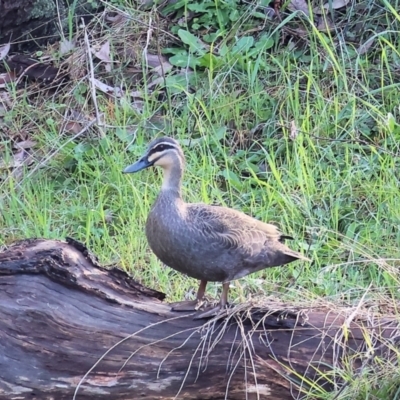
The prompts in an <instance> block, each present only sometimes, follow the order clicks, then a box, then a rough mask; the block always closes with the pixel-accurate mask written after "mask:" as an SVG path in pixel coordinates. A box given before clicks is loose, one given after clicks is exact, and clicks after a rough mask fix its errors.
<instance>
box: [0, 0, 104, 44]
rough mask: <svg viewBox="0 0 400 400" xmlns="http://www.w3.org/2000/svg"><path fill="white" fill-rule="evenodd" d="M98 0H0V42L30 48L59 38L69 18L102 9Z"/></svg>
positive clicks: (65, 29) (87, 14)
mask: <svg viewBox="0 0 400 400" xmlns="http://www.w3.org/2000/svg"><path fill="white" fill-rule="evenodd" d="M101 6H102V5H101V1H99V0H91V1H88V0H76V1H68V0H59V1H55V0H0V45H1V44H4V43H8V42H12V43H13V46H12V49H11V50H12V51H21V50H33V49H35V48H38V47H39V46H42V45H46V44H47V43H49V42H52V41H55V40H57V39H59V38H60V30H63V31H65V32H66V31H67V29H68V24H69V20H70V18H71V17H72V18H74V20H75V21H76V20H77V21H79V19H80V18H81V17H90V16H91V15H92V14H93V13H94V12H95V11H98V10H99V9H100V8H101Z"/></svg>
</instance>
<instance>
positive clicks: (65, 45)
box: [60, 39, 75, 56]
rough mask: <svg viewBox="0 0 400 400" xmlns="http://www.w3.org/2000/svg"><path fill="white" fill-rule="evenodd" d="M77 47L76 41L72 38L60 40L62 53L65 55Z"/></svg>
mask: <svg viewBox="0 0 400 400" xmlns="http://www.w3.org/2000/svg"><path fill="white" fill-rule="evenodd" d="M74 49H75V43H74V42H73V41H71V40H67V39H65V40H62V41H61V42H60V55H61V56H63V55H64V54H67V53H69V52H70V51H72V50H74Z"/></svg>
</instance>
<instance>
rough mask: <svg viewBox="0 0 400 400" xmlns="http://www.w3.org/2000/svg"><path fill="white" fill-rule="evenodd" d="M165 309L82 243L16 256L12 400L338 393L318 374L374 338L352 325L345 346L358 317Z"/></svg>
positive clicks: (0, 265)
mask: <svg viewBox="0 0 400 400" xmlns="http://www.w3.org/2000/svg"><path fill="white" fill-rule="evenodd" d="M164 297H165V296H164V294H163V293H160V292H157V291H155V290H151V289H148V288H145V287H143V286H142V285H140V284H139V283H137V282H135V281H134V280H133V279H131V278H130V277H129V276H128V275H127V274H126V273H125V272H124V271H122V270H119V269H118V268H108V269H106V268H103V267H101V266H100V265H99V263H98V262H97V260H96V258H95V257H94V256H93V255H92V254H90V252H89V251H88V250H87V249H86V248H85V247H84V246H83V245H81V244H80V243H78V242H76V241H74V240H72V239H67V242H64V241H56V240H44V239H28V240H24V241H20V242H17V243H15V244H13V245H11V246H9V247H8V248H6V249H4V250H3V251H2V252H0V317H1V318H0V399H12V398H15V399H41V400H44V399H58V400H62V399H72V398H73V395H74V393H75V392H76V399H77V400H83V399H99V400H101V399H108V400H109V399H113V400H114V399H115V400H118V399H149V400H150V399H174V398H176V399H189V400H190V399H202V400H207V399H210V400H216V399H225V398H227V399H230V400H235V399H238V400H243V399H249V400H252V399H278V400H279V399H292V398H296V397H297V396H298V394H299V391H300V390H301V389H302V388H305V387H306V386H305V382H303V384H302V383H301V378H300V377H305V378H306V379H308V380H309V381H314V382H318V385H319V386H321V387H323V388H324V389H325V390H332V389H333V387H332V386H329V383H328V382H326V381H324V380H323V377H321V376H319V374H318V373H317V371H318V370H320V371H328V370H329V369H330V366H333V365H334V364H335V365H340V361H341V358H342V357H344V356H349V357H351V356H352V354H353V353H354V351H355V350H360V349H361V350H362V349H363V348H365V347H366V345H365V343H364V336H363V335H364V332H363V330H365V329H370V327H369V326H368V324H367V323H366V322H365V321H364V322H363V321H348V326H349V331H348V332H349V336H348V338H347V340H346V343H345V345H343V343H344V338H343V335H341V332H342V326H343V324H344V323H345V322H346V318H349V314H348V313H346V312H336V311H335V312H334V311H332V310H327V309H308V310H307V309H303V310H299V309H298V308H293V307H292V308H291V307H286V308H284V309H282V307H281V305H280V306H279V305H278V306H275V307H274V306H273V305H271V307H269V308H268V309H266V308H263V309H259V308H252V309H251V310H249V309H247V310H245V311H243V313H242V315H240V313H238V314H236V316H230V317H225V318H222V319H220V320H218V321H211V320H208V321H206V320H200V321H193V319H192V317H191V316H190V315H188V314H185V313H173V312H171V311H170V308H169V307H168V305H167V304H165V303H163V299H164ZM382 326H383V328H382ZM382 326H381V331H382V332H383V335H386V336H387V337H389V336H390V335H391V334H392V333H393V329H394V328H392V325H390V323H388V324H387V325H385V326H386V328H385V326H384V325H382ZM382 332H381V333H382ZM244 339H245V340H244ZM341 345H342V346H341ZM344 349H346V351H344ZM358 366H360V362H359V361H357V359H356V360H355V361H354V367H358ZM82 378H84V379H82ZM78 385H79V388H78V389H77V387H78ZM300 397H301V396H300Z"/></svg>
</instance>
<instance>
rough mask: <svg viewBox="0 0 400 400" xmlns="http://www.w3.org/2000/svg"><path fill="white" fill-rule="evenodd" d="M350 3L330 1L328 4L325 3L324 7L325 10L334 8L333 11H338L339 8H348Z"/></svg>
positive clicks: (346, 0) (344, 0)
mask: <svg viewBox="0 0 400 400" xmlns="http://www.w3.org/2000/svg"><path fill="white" fill-rule="evenodd" d="M349 1H350V0H332V1H328V3H325V4H324V5H323V8H325V10H330V8H331V7H332V9H333V10H337V9H338V8H342V7H345V6H347V4H348V3H349Z"/></svg>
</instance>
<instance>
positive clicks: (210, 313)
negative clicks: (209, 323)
mask: <svg viewBox="0 0 400 400" xmlns="http://www.w3.org/2000/svg"><path fill="white" fill-rule="evenodd" d="M228 292H229V282H225V283H223V284H222V293H221V298H220V300H219V304H218V305H217V306H215V307H209V308H206V309H205V310H203V311H199V312H197V313H196V315H195V316H194V318H193V319H201V318H208V317H214V316H215V315H217V314H218V313H219V311H220V310H222V309H224V308H225V307H226V306H227V305H228Z"/></svg>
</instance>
